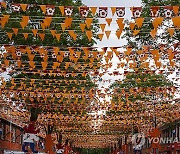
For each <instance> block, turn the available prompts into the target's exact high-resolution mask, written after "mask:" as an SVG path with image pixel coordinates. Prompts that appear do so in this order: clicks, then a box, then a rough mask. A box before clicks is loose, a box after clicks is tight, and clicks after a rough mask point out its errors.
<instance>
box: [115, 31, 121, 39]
mask: <svg viewBox="0 0 180 154" xmlns="http://www.w3.org/2000/svg"><path fill="white" fill-rule="evenodd" d="M122 31H123V29H120V30H117V31H116V36H117V38H118V39H120V37H121V33H122Z"/></svg>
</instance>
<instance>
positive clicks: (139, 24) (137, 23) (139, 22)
mask: <svg viewBox="0 0 180 154" xmlns="http://www.w3.org/2000/svg"><path fill="white" fill-rule="evenodd" d="M135 22H136V25H137V26H138V28H141V27H142V24H143V22H144V18H136V19H135Z"/></svg>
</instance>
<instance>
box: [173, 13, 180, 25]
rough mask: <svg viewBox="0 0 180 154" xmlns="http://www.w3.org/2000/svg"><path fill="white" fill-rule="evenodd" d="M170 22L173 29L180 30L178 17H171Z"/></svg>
mask: <svg viewBox="0 0 180 154" xmlns="http://www.w3.org/2000/svg"><path fill="white" fill-rule="evenodd" d="M172 21H173V24H174V26H175V27H178V28H180V16H177V17H173V18H172Z"/></svg>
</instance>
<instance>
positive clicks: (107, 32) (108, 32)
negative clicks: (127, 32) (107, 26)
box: [105, 31, 111, 39]
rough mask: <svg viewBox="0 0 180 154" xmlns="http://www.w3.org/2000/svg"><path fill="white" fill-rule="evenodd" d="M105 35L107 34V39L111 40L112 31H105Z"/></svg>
mask: <svg viewBox="0 0 180 154" xmlns="http://www.w3.org/2000/svg"><path fill="white" fill-rule="evenodd" d="M105 34H106V37H107V39H109V36H110V34H111V31H105Z"/></svg>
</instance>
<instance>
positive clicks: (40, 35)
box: [38, 33, 45, 41]
mask: <svg viewBox="0 0 180 154" xmlns="http://www.w3.org/2000/svg"><path fill="white" fill-rule="evenodd" d="M38 35H39V37H40V38H41V40H42V41H44V38H45V34H44V33H38Z"/></svg>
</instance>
